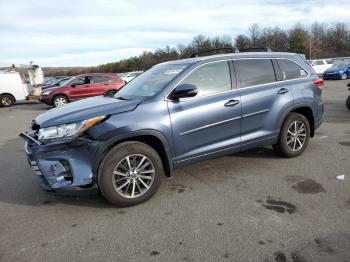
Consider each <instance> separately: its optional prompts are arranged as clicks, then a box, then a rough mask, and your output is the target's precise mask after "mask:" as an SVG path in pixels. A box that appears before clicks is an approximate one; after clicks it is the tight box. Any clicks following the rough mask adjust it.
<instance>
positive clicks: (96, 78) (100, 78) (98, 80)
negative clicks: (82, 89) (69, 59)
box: [92, 76, 117, 84]
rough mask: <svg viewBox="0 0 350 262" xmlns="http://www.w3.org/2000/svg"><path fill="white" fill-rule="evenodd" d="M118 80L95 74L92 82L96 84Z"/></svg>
mask: <svg viewBox="0 0 350 262" xmlns="http://www.w3.org/2000/svg"><path fill="white" fill-rule="evenodd" d="M116 81H117V80H116V79H114V78H112V77H109V76H93V77H92V84H96V83H114V82H116Z"/></svg>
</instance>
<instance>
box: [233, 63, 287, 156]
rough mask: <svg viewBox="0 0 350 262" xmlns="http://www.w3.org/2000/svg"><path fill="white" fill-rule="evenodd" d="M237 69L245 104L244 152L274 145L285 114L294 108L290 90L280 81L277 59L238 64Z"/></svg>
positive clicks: (243, 116) (243, 104)
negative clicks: (276, 71) (277, 73)
mask: <svg viewBox="0 0 350 262" xmlns="http://www.w3.org/2000/svg"><path fill="white" fill-rule="evenodd" d="M274 65H275V66H274ZM234 67H235V70H236V72H237V75H238V77H239V84H240V89H239V90H240V95H241V103H242V127H241V130H242V133H241V140H242V150H246V149H249V148H254V147H256V146H260V145H261V146H262V145H265V144H271V142H272V141H274V139H275V138H276V137H277V136H278V135H279V130H278V128H277V126H278V125H277V122H278V121H279V119H280V118H281V114H282V113H283V112H284V110H286V108H289V107H292V106H293V96H292V93H291V92H290V89H289V86H288V85H286V84H285V83H283V82H282V81H280V82H279V81H277V77H276V73H275V67H276V68H277V64H276V61H274V60H273V59H267V58H264V59H241V60H234Z"/></svg>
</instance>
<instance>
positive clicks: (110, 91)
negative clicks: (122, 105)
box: [106, 90, 117, 97]
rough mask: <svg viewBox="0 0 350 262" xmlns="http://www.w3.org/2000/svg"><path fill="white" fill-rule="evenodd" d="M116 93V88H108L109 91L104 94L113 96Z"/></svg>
mask: <svg viewBox="0 0 350 262" xmlns="http://www.w3.org/2000/svg"><path fill="white" fill-rule="evenodd" d="M116 93H117V90H109V91H108V92H107V93H106V96H108V97H113V96H114V95H115V94H116Z"/></svg>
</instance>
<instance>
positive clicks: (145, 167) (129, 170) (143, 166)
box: [112, 154, 155, 198]
mask: <svg viewBox="0 0 350 262" xmlns="http://www.w3.org/2000/svg"><path fill="white" fill-rule="evenodd" d="M154 177H155V168H154V165H153V163H152V161H151V160H150V159H149V158H148V157H146V156H144V155H141V154H133V155H128V156H127V157H125V158H123V159H122V160H121V161H119V163H118V164H117V165H116V167H115V168H114V171H113V176H112V183H113V186H114V189H115V190H116V192H117V193H118V194H119V195H121V196H122V197H125V198H136V197H139V196H141V195H143V194H145V193H146V192H147V191H148V190H149V189H150V188H151V186H152V184H153V181H154Z"/></svg>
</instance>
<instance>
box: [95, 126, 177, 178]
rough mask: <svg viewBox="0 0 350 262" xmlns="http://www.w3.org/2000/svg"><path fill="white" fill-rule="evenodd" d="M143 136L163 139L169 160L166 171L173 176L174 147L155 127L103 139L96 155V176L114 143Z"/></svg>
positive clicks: (167, 159)
mask: <svg viewBox="0 0 350 262" xmlns="http://www.w3.org/2000/svg"><path fill="white" fill-rule="evenodd" d="M142 136H152V137H155V138H157V139H159V140H160V141H161V143H162V145H163V146H164V150H165V153H166V156H165V157H166V158H165V159H166V161H167V166H165V167H164V168H165V173H166V176H168V177H171V176H172V171H173V152H172V148H171V146H170V144H169V142H168V141H167V139H166V137H165V136H164V135H163V134H162V133H161V132H159V131H157V130H153V129H144V130H138V131H132V132H127V133H123V134H120V135H117V136H114V137H112V138H110V139H108V140H106V141H101V145H100V146H99V149H98V151H97V152H96V157H95V161H94V164H93V174H95V176H97V174H98V169H99V167H100V164H101V162H102V160H103V158H104V156H105V155H106V154H107V152H108V151H109V149H110V148H112V147H113V146H114V145H116V144H118V143H120V142H124V141H128V140H129V141H132V140H133V139H135V140H136V138H137V137H142ZM161 158H162V156H161ZM162 159H163V158H162Z"/></svg>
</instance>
